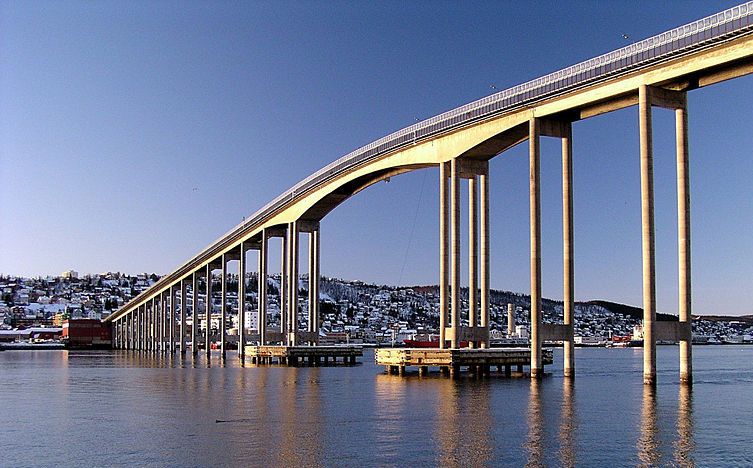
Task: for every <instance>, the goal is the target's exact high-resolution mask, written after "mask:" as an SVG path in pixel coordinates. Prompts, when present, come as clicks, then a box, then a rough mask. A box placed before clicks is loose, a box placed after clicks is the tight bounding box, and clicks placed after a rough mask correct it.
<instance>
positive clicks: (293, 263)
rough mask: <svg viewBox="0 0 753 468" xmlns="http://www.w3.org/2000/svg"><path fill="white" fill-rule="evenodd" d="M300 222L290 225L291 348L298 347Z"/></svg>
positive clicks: (289, 312) (289, 315) (289, 322)
mask: <svg viewBox="0 0 753 468" xmlns="http://www.w3.org/2000/svg"><path fill="white" fill-rule="evenodd" d="M298 227H299V226H298V222H296V221H294V222H292V223H289V224H288V268H289V270H288V327H289V330H290V332H289V337H290V338H289V339H288V343H289V345H290V346H296V345H298V338H297V335H298V265H299V257H300V256H299V251H298V240H299V232H298Z"/></svg>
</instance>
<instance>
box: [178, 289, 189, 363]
mask: <svg viewBox="0 0 753 468" xmlns="http://www.w3.org/2000/svg"><path fill="white" fill-rule="evenodd" d="M187 287H188V281H187V280H185V279H182V280H180V341H178V348H179V349H180V354H181V355H183V354H186V308H187V305H186V304H187V296H188V294H187V292H186V288H187Z"/></svg>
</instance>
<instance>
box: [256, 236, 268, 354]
mask: <svg viewBox="0 0 753 468" xmlns="http://www.w3.org/2000/svg"><path fill="white" fill-rule="evenodd" d="M267 254H268V248H267V232H266V231H262V233H261V246H260V247H259V264H258V272H257V276H258V280H259V286H258V294H257V300H258V310H257V314H258V316H257V320H256V324H257V328H258V329H259V345H261V346H264V345H265V344H267V260H268V257H267Z"/></svg>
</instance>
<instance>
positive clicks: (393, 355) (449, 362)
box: [374, 348, 553, 377]
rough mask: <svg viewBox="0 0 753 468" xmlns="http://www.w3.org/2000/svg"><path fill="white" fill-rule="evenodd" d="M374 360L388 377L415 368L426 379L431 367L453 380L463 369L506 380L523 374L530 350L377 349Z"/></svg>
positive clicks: (548, 357)
mask: <svg viewBox="0 0 753 468" xmlns="http://www.w3.org/2000/svg"><path fill="white" fill-rule="evenodd" d="M543 351H544V352H543V356H542V358H543V359H542V360H543V364H544V365H549V364H552V362H553V356H552V351H551V350H550V349H544V350H543ZM374 360H375V361H376V364H377V365H379V366H384V368H385V370H386V371H387V373H388V374H399V375H405V370H406V367H418V373H419V375H426V374H427V373H428V372H429V368H430V367H438V368H439V370H440V371H441V372H442V373H443V374H445V375H450V376H452V377H455V376H458V375H459V374H460V371H461V369H462V368H466V369H467V370H468V371H470V372H473V373H476V374H478V375H489V374H490V373H491V371H492V368H493V367H495V366H496V368H497V371H498V372H500V373H501V372H504V375H505V376H507V377H512V376H513V371H512V366H516V374H522V373H523V366H529V365H530V364H531V350H530V349H528V348H483V349H476V348H474V349H471V348H458V349H439V348H380V349H377V350H376V352H375V353H374Z"/></svg>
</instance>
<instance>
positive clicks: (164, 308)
mask: <svg viewBox="0 0 753 468" xmlns="http://www.w3.org/2000/svg"><path fill="white" fill-rule="evenodd" d="M168 297H169V296H168V293H167V291H162V297H161V301H160V306H161V309H160V311H161V313H162V351H165V352H167V344H168V343H167V340H168V326H169V322H168V318H169V317H168V311H169V304H168Z"/></svg>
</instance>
